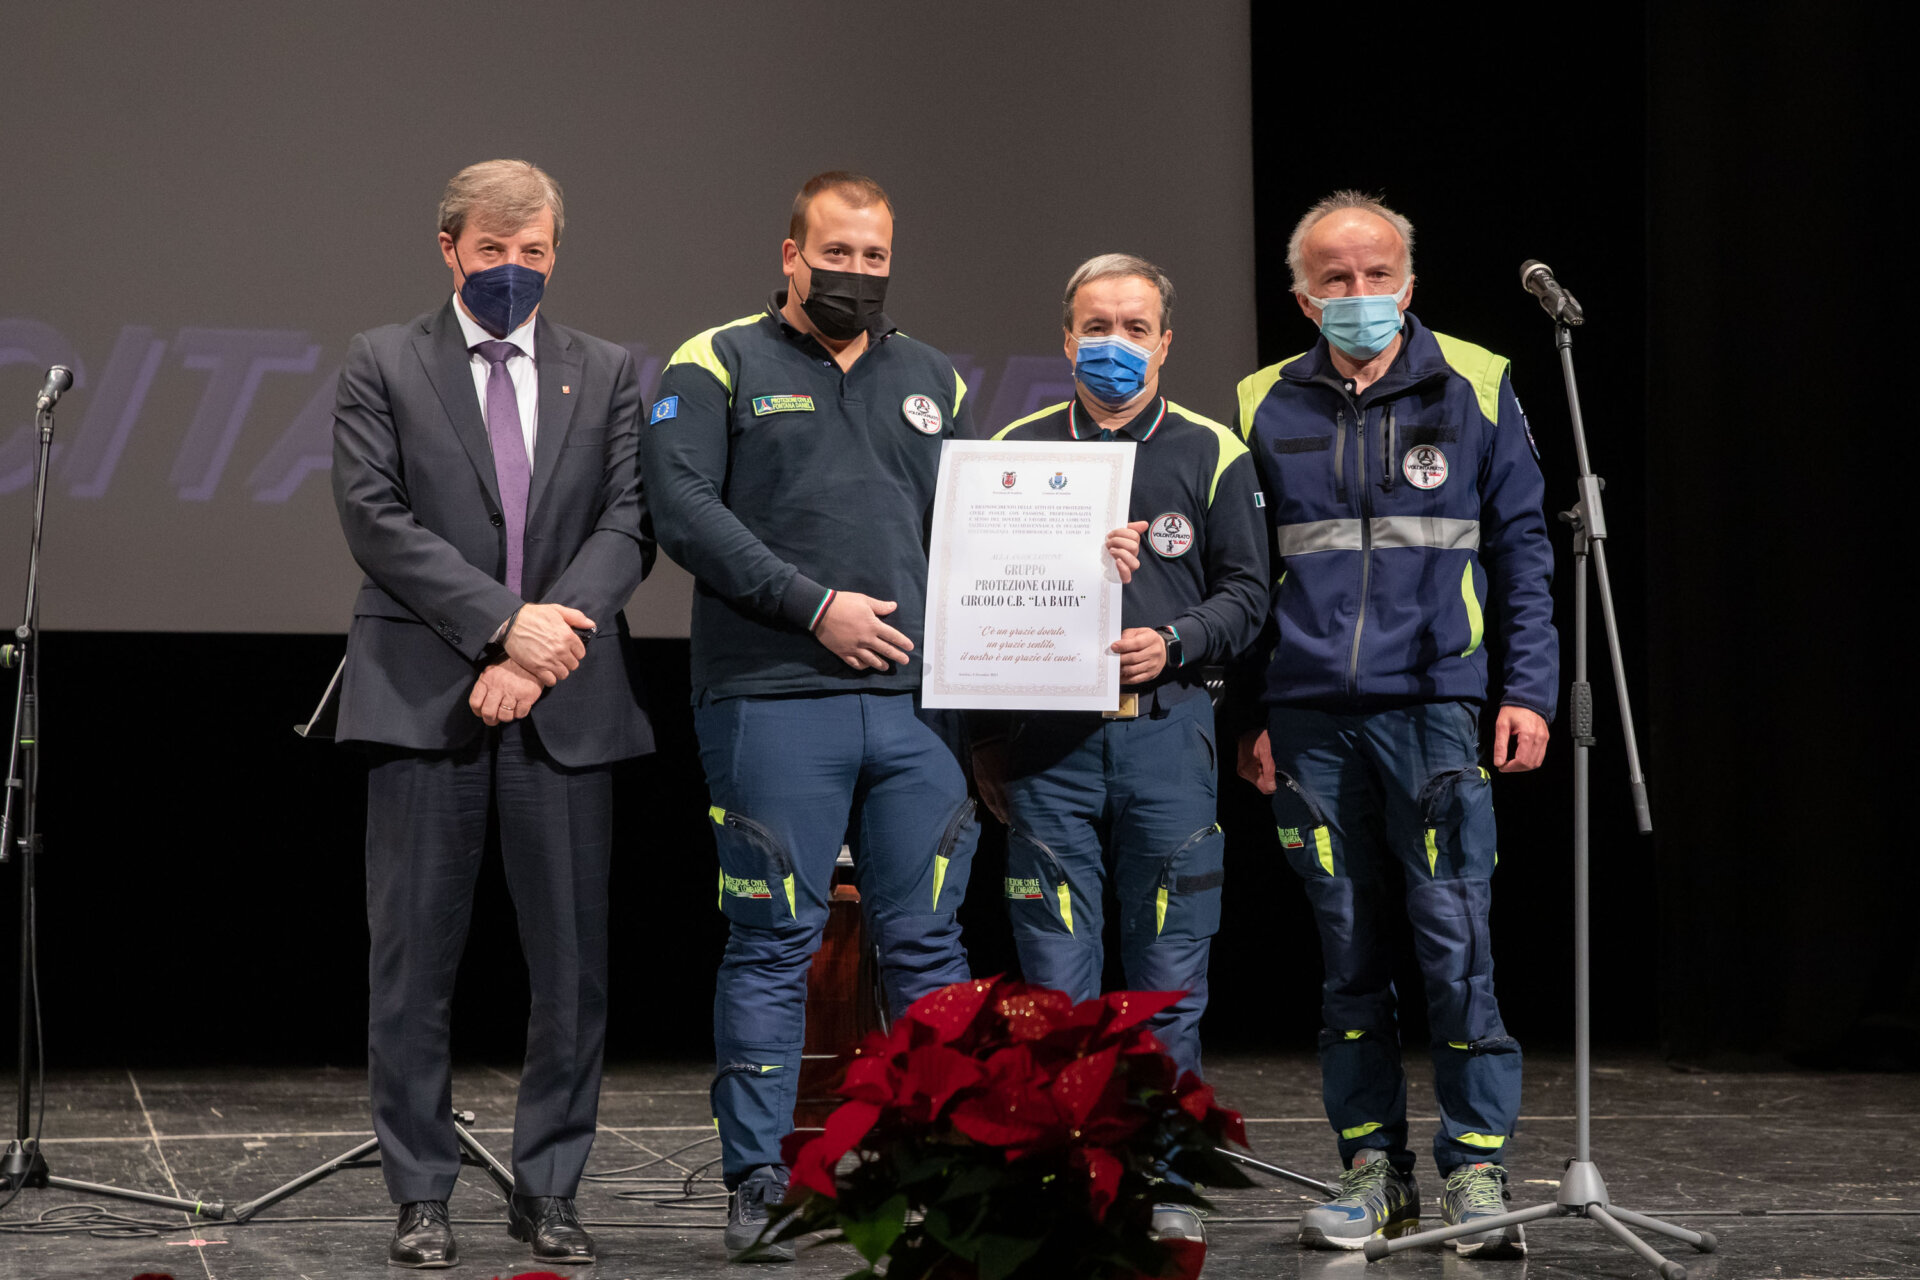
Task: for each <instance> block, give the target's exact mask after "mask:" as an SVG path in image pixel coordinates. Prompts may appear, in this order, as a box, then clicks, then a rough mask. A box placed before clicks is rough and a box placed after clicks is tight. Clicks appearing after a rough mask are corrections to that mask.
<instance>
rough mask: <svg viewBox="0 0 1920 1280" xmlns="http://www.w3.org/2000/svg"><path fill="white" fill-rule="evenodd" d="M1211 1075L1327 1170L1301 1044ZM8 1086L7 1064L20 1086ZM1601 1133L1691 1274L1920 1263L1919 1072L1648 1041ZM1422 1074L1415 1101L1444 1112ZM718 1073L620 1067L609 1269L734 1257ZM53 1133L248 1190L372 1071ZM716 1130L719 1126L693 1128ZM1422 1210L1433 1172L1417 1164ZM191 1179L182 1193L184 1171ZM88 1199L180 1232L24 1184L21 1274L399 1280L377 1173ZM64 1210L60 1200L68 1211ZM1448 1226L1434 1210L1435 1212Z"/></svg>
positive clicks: (1313, 1264)
mask: <svg viewBox="0 0 1920 1280" xmlns="http://www.w3.org/2000/svg"><path fill="white" fill-rule="evenodd" d="M1569 1066H1570V1064H1569V1062H1568V1060H1567V1059H1566V1058H1565V1057H1553V1056H1548V1055H1544V1054H1542V1055H1536V1056H1534V1057H1533V1058H1531V1059H1530V1061H1529V1064H1528V1072H1529V1074H1528V1079H1527V1095H1526V1114H1525V1117H1524V1119H1523V1122H1522V1128H1521V1133H1520V1136H1519V1138H1518V1140H1517V1142H1516V1143H1515V1146H1514V1148H1513V1149H1511V1151H1510V1159H1509V1165H1510V1167H1511V1168H1512V1169H1513V1172H1514V1176H1515V1179H1516V1193H1517V1194H1516V1200H1517V1201H1519V1202H1521V1203H1536V1202H1540V1201H1544V1200H1546V1199H1548V1198H1550V1197H1551V1196H1552V1194H1553V1188H1554V1185H1555V1184H1554V1182H1553V1181H1552V1180H1553V1178H1554V1177H1555V1175H1556V1174H1557V1173H1558V1171H1559V1169H1560V1165H1561V1161H1562V1160H1563V1159H1564V1157H1566V1156H1567V1155H1569V1154H1571V1152H1572V1149H1573V1142H1574V1125H1573V1116H1572V1114H1571V1112H1572V1083H1571V1076H1570V1071H1569ZM1210 1072H1211V1075H1212V1078H1213V1080H1214V1083H1215V1085H1216V1087H1217V1088H1218V1090H1219V1092H1220V1094H1221V1096H1222V1098H1223V1100H1224V1101H1225V1102H1226V1103H1227V1104H1228V1105H1231V1106H1236V1107H1239V1108H1240V1109H1241V1110H1242V1111H1244V1113H1245V1114H1246V1116H1247V1117H1248V1119H1249V1122H1250V1123H1249V1126H1248V1127H1249V1129H1250V1131H1251V1133H1252V1135H1253V1139H1254V1142H1255V1151H1256V1154H1258V1155H1260V1156H1262V1157H1264V1158H1265V1159H1267V1160H1269V1161H1271V1162H1273V1163H1276V1164H1280V1165H1283V1166H1286V1167H1289V1168H1294V1169H1298V1170H1300V1171H1301V1172H1305V1173H1310V1174H1312V1175H1314V1176H1316V1177H1322V1178H1326V1177H1331V1176H1332V1172H1333V1171H1332V1168H1331V1164H1332V1160H1333V1155H1332V1150H1331V1143H1330V1141H1329V1137H1328V1134H1327V1131H1326V1123H1325V1121H1324V1119H1322V1117H1321V1115H1320V1112H1319V1102H1318V1088H1317V1082H1318V1070H1317V1068H1316V1067H1315V1065H1314V1063H1313V1062H1312V1060H1311V1059H1308V1058H1304V1057H1279V1056H1260V1057H1237V1058H1221V1059H1217V1060H1214V1061H1213V1062H1212V1063H1211V1064H1210ZM12 1087H13V1086H12V1085H11V1083H10V1082H8V1083H6V1085H5V1088H6V1092H5V1093H4V1094H0V1096H4V1097H8V1098H10V1097H11V1096H12ZM455 1088H456V1101H457V1102H458V1104H459V1105H460V1106H462V1107H464V1108H467V1109H470V1110H472V1111H474V1112H476V1113H477V1115H478V1121H477V1123H476V1126H475V1130H474V1131H475V1133H476V1135H477V1136H478V1137H479V1138H480V1140H481V1141H482V1142H483V1143H485V1144H487V1145H488V1146H489V1147H491V1148H492V1149H494V1150H495V1151H496V1153H497V1154H499V1155H501V1156H502V1157H505V1155H506V1154H507V1150H508V1146H509V1133H508V1130H507V1128H506V1125H507V1124H508V1123H509V1119H510V1117H511V1114H512V1105H513V1092H514V1078H513V1076H512V1074H511V1073H510V1072H507V1071H502V1070H494V1069H488V1068H471V1069H466V1070H462V1071H461V1072H460V1073H459V1074H458V1075H457V1077H456V1085H455ZM1594 1091H1595V1100H1596V1107H1595V1124H1594V1147H1595V1157H1596V1159H1597V1160H1598V1162H1599V1164H1600V1167H1601V1170H1602V1172H1603V1173H1604V1174H1605V1175H1606V1178H1607V1182H1608V1187H1609V1189H1610V1191H1611V1192H1612V1195H1613V1198H1614V1199H1615V1200H1616V1201H1617V1202H1618V1203H1620V1204H1622V1205H1623V1206H1625V1207H1627V1208H1630V1209H1638V1210H1640V1211H1642V1212H1645V1213H1651V1214H1655V1215H1657V1216H1661V1217H1667V1218H1669V1219H1672V1220H1674V1221H1678V1222H1680V1223H1682V1224H1683V1225H1694V1226H1698V1227H1704V1228H1706V1229H1708V1230H1711V1231H1713V1232H1715V1233H1717V1234H1718V1235H1719V1237H1720V1242H1721V1244H1720V1251H1719V1252H1718V1253H1717V1254H1715V1255H1713V1256H1711V1257H1703V1256H1700V1255H1696V1254H1694V1253H1692V1252H1691V1251H1690V1250H1687V1249H1686V1248H1685V1247H1684V1246H1679V1245H1675V1246H1674V1250H1675V1252H1674V1254H1673V1256H1675V1257H1676V1258H1678V1259H1679V1260H1680V1261H1682V1262H1683V1263H1684V1264H1685V1265H1686V1266H1687V1267H1688V1268H1689V1273H1690V1274H1691V1275H1693V1276H1696V1277H1702V1278H1706V1277H1716V1278H1719V1280H1731V1278H1732V1277H1752V1276H1766V1277H1797V1276H1804V1277H1816V1276H1817V1277H1831V1278H1835V1280H1838V1278H1840V1277H1850V1278H1857V1280H1866V1278H1868V1277H1874V1278H1879V1277H1894V1276H1903V1277H1905V1276H1920V1168H1917V1167H1916V1161H1915V1152H1916V1150H1920V1080H1916V1078H1915V1077H1912V1076H1895V1075H1827V1074H1811V1073H1795V1074H1778V1075H1757V1074H1756V1075H1704V1074H1682V1073H1677V1072H1674V1071H1671V1070H1669V1069H1667V1068H1666V1067H1664V1066H1662V1065H1661V1064H1659V1063H1657V1062H1654V1061H1651V1060H1637V1061H1625V1062H1620V1061H1612V1062H1609V1065H1607V1066H1606V1067H1604V1068H1603V1069H1601V1070H1599V1071H1598V1072H1596V1075H1595V1081H1594ZM1431 1097H1432V1095H1431V1092H1430V1089H1429V1088H1428V1087H1427V1086H1426V1085H1424V1084H1420V1085H1417V1086H1416V1087H1415V1089H1414V1092H1413V1096H1412V1107H1413V1112H1414V1114H1415V1115H1416V1116H1430V1115H1431V1111H1432V1106H1431ZM707 1116H708V1111H707V1101H706V1070H705V1069H704V1068H703V1067H701V1066H698V1065H694V1064H685V1065H662V1064H639V1065H626V1066H618V1067H614V1068H611V1069H609V1070H608V1072H607V1079H606V1090H605V1093H604V1095H603V1099H602V1104H601V1116H600V1118H601V1126H602V1128H601V1135H600V1139H599V1141H598V1143H597V1144H596V1145H595V1149H594V1155H593V1161H592V1163H591V1165H590V1166H589V1169H590V1174H591V1175H592V1176H594V1177H595V1178H596V1180H595V1181H592V1182H590V1183H588V1184H587V1185H586V1186H585V1187H583V1188H582V1192H581V1210H582V1215H583V1217H585V1218H586V1219H587V1221H588V1223H589V1225H590V1226H593V1227H594V1228H595V1234H596V1236H597V1237H598V1239H599V1241H600V1247H601V1257H602V1261H601V1262H600V1263H599V1264H598V1266H596V1267H592V1268H583V1269H579V1270H576V1271H573V1272H571V1273H570V1274H571V1275H573V1276H578V1277H580V1278H581V1280H591V1278H592V1277H602V1278H618V1277H627V1278H634V1277H677V1276H696V1275H711V1276H719V1275H722V1274H727V1273H729V1271H730V1269H729V1268H728V1266H727V1264H726V1262H725V1259H724V1256H723V1254H722V1253H721V1248H720V1230H719V1229H720V1226H721V1223H722V1219H723V1217H724V1213H725V1208H724V1199H723V1197H722V1196H721V1195H719V1194H717V1192H718V1186H717V1183H716V1182H714V1181H711V1180H710V1179H709V1178H708V1177H707V1176H706V1174H705V1173H704V1172H703V1173H701V1174H700V1175H699V1176H698V1177H697V1179H696V1181H695V1182H694V1184H693V1191H694V1193H695V1194H694V1195H693V1196H692V1198H691V1199H689V1198H686V1197H685V1195H684V1189H683V1184H684V1183H685V1181H686V1179H687V1178H688V1176H689V1175H690V1174H693V1173H695V1172H696V1171H700V1170H702V1167H703V1166H704V1165H705V1163H706V1161H708V1160H709V1159H710V1158H712V1156H713V1155H714V1153H715V1146H714V1143H713V1142H712V1140H711V1134H712V1129H711V1127H710V1125H709V1124H708V1119H707ZM46 1136H47V1141H46V1151H47V1155H48V1158H49V1160H50V1162H51V1163H52V1165H53V1167H54V1172H55V1173H56V1174H60V1175H63V1176H66V1177H70V1178H80V1179H85V1180H88V1181H97V1182H110V1183H113V1184H116V1185H119V1186H125V1187H134V1188H140V1189H144V1190H150V1191H160V1192H164V1193H169V1194H176V1193H177V1194H179V1195H182V1196H188V1197H205V1198H209V1199H211V1198H216V1197H217V1198H220V1199H223V1200H225V1201H227V1202H228V1203H236V1202H240V1201H244V1200H247V1199H250V1198H252V1197H254V1196H257V1195H259V1194H261V1193H262V1192H264V1191H267V1190H268V1189H270V1188H272V1187H274V1186H277V1185H279V1184H280V1183H281V1182H284V1181H285V1180H287V1179H288V1178H290V1177H292V1176H293V1175H295V1174H296V1173H299V1172H300V1171H302V1170H304V1169H306V1168H309V1167H311V1166H312V1165H315V1164H317V1163H319V1162H320V1161H321V1160H322V1159H324V1158H326V1157H327V1156H330V1155H333V1154H336V1153H338V1152H340V1151H344V1150H346V1149H348V1148H350V1147H352V1146H354V1145H355V1144H357V1143H358V1142H360V1141H361V1140H363V1139H364V1138H366V1137H367V1136H368V1132H367V1118H366V1101H365V1098H364V1095H363V1081H362V1077H361V1075H360V1073H359V1072H358V1071H335V1070H298V1071H271V1072H255V1071H212V1070H200V1071H154V1072H124V1071H123V1072H110V1071H101V1072H91V1073H80V1074H72V1075H64V1076H60V1077H57V1078H55V1079H54V1080H53V1081H52V1082H51V1083H50V1088H49V1091H48V1106H47V1113H46ZM693 1144H701V1145H693ZM1421 1172H1422V1180H1423V1185H1422V1189H1423V1192H1424V1193H1425V1196H1426V1203H1427V1204H1428V1206H1429V1208H1428V1212H1429V1214H1430V1215H1437V1210H1436V1209H1435V1208H1433V1207H1432V1206H1433V1204H1434V1201H1435V1199H1436V1196H1437V1192H1438V1190H1439V1188H1438V1186H1437V1184H1436V1182H1435V1180H1434V1179H1433V1178H1432V1177H1431V1166H1430V1165H1428V1164H1427V1163H1426V1162H1425V1161H1424V1160H1423V1161H1422V1171H1421ZM176 1189H177V1190H176ZM1217 1201H1218V1205H1219V1210H1218V1212H1217V1213H1216V1214H1215V1215H1214V1217H1213V1218H1212V1219H1211V1220H1210V1222H1209V1224H1208V1231H1209V1235H1210V1238H1211V1252H1210V1256H1209V1259H1208V1264H1207V1272H1206V1274H1207V1275H1208V1276H1212V1277H1225V1276H1326V1277H1336V1278H1340V1280H1359V1278H1360V1277H1361V1276H1362V1275H1363V1274H1365V1275H1367V1276H1370V1277H1372V1278H1373V1280H1394V1277H1400V1278H1402V1280H1411V1278H1412V1277H1420V1276H1449V1277H1469V1276H1479V1275H1484V1276H1486V1277H1488V1278H1489V1280H1519V1278H1520V1277H1522V1276H1532V1277H1535V1278H1536V1280H1541V1278H1544V1277H1563V1276H1567V1277H1571V1276H1579V1277H1615V1276H1620V1277H1626V1276H1649V1275H1651V1274H1652V1273H1651V1272H1650V1271H1649V1270H1647V1269H1645V1268H1644V1267H1643V1266H1642V1264H1641V1263H1640V1262H1639V1261H1638V1260H1637V1259H1636V1258H1635V1257H1634V1256H1633V1255H1631V1254H1629V1253H1628V1252H1626V1251H1625V1250H1624V1249H1622V1248H1619V1247H1617V1246H1615V1245H1614V1244H1613V1243H1612V1242H1611V1241H1609V1240H1607V1239H1606V1238H1605V1237H1603V1236H1602V1234H1601V1232H1600V1230H1599V1228H1598V1227H1597V1226H1596V1225H1594V1224H1592V1223H1588V1222H1584V1221H1580V1220H1575V1219H1563V1220H1557V1221H1552V1222H1548V1223H1544V1224H1540V1225H1536V1226H1534V1227H1532V1228H1530V1239H1531V1243H1532V1248H1533V1253H1532V1256H1531V1257H1530V1258H1529V1259H1528V1260H1526V1261H1524V1262H1479V1263H1475V1262H1472V1261H1463V1260H1461V1259H1459V1258H1457V1257H1456V1256H1454V1255H1453V1254H1452V1253H1451V1252H1447V1251H1443V1250H1433V1251H1416V1252H1410V1253H1406V1254H1401V1255H1398V1256H1396V1257H1394V1258H1391V1259H1389V1260H1387V1261H1384V1262H1380V1263H1374V1264H1368V1263H1367V1262H1366V1261H1365V1260H1364V1259H1362V1258H1360V1257H1357V1256H1350V1255H1344V1254H1342V1255H1333V1254H1325V1253H1305V1252H1302V1251H1301V1250H1300V1249H1299V1248H1298V1247H1297V1246H1296V1245H1295V1244H1294V1242H1293V1241H1294V1232H1295V1226H1296V1221H1297V1217H1298V1214H1299V1212H1300V1209H1301V1207H1302V1205H1303V1204H1304V1203H1306V1201H1305V1200H1304V1198H1303V1196H1302V1195H1300V1194H1297V1193H1296V1192H1295V1191H1294V1190H1292V1189H1291V1188H1289V1187H1288V1186H1286V1185H1284V1184H1275V1183H1271V1182H1268V1183H1264V1184H1263V1185H1262V1186H1260V1187H1258V1188H1256V1189H1254V1190H1248V1191H1237V1192H1225V1193H1220V1194H1219V1195H1218V1196H1217ZM75 1203H89V1204H94V1205H99V1206H102V1207H105V1208H109V1209H112V1210H114V1211H116V1212H124V1213H128V1214H131V1215H133V1216H136V1217H141V1218H146V1219H150V1220H154V1221H157V1222H160V1223H162V1224H163V1225H165V1226H167V1227H176V1226H178V1224H180V1223H182V1222H183V1221H184V1219H183V1218H181V1217H180V1216H179V1215H177V1214H172V1215H169V1214H167V1213H165V1212H161V1211H148V1210H144V1209H141V1208H139V1207H135V1206H130V1205H127V1204H124V1203H122V1202H117V1201H106V1200H99V1199H90V1198H86V1197H80V1196H75V1195H72V1194H69V1193H67V1192H63V1191H39V1190H32V1191H28V1192H26V1193H24V1194H23V1195H22V1196H21V1197H20V1198H19V1199H18V1200H16V1201H15V1202H14V1204H13V1205H12V1207H11V1208H9V1209H8V1210H7V1211H6V1212H5V1214H4V1215H0V1228H4V1229H8V1231H9V1233H8V1234H5V1235H0V1277H5V1278H6V1280H15V1278H16V1277H18V1278H20V1280H68V1278H69V1277H71V1278H73V1280H81V1278H84V1280H126V1278H127V1277H130V1276H133V1275H135V1274H137V1273H139V1272H143V1271H155V1272H166V1273H171V1274H172V1275H173V1276H175V1277H177V1278H178V1280H190V1278H192V1277H205V1278H206V1280H255V1278H262V1280H264V1278H267V1277H271V1278H272V1280H336V1278H338V1277H354V1276H383V1277H384V1276H391V1275H394V1274H396V1272H394V1271H392V1270H391V1269H389V1268H388V1267H387V1266H385V1265H384V1259H385V1247H386V1240H387V1236H388V1231H389V1226H390V1223H391V1220H392V1210H391V1208H390V1206H389V1205H388V1204H387V1199H386V1193H385V1191H384V1189H383V1188H382V1186H381V1183H380V1178H379V1174H378V1172H377V1171H375V1170H372V1169H365V1170H349V1171H346V1172H343V1173H340V1174H336V1175H335V1176H333V1177H332V1178H329V1179H327V1180H326V1181H324V1182H321V1183H319V1184H317V1185H315V1186H313V1187H311V1188H309V1189H307V1190H306V1191H304V1192H302V1193H301V1194H299V1195H298V1196H296V1197H294V1198H293V1199H290V1200H287V1201H285V1202H283V1203H281V1204H279V1205H276V1206H274V1207H273V1208H271V1209H269V1210H267V1211H265V1212H264V1213H263V1214H262V1215H261V1217H260V1218H259V1219H257V1220H255V1221H253V1222H250V1223H247V1224H243V1225H236V1224H232V1223H218V1222H215V1223H208V1224H205V1225H204V1226H203V1227H201V1228H200V1229H199V1230H198V1231H197V1232H196V1231H191V1230H169V1231H167V1232H166V1233H165V1234H160V1235H153V1236H147V1237H144V1238H132V1239H103V1238H99V1237H97V1236H94V1235H91V1234H88V1233H87V1232H85V1231H83V1230H66V1231H64V1232H61V1233H59V1234H27V1235H20V1234H13V1233H12V1229H17V1228H18V1227H19V1226H20V1225H21V1224H23V1223H26V1222H30V1221H32V1220H34V1219H36V1218H40V1217H43V1216H46V1215H47V1214H48V1211H49V1210H55V1209H56V1207H57V1206H61V1205H71V1204H75ZM453 1212H454V1219H455V1230H456V1232H457V1233H458V1236H459V1240H460V1246H461V1251H462V1255H463V1256H462V1263H461V1266H460V1267H459V1268H458V1270H456V1271H455V1272H453V1273H452V1274H454V1275H467V1276H476V1277H483V1278H484V1277H492V1276H500V1277H509V1276H513V1275H515V1274H518V1273H521V1272H526V1271H533V1270H536V1269H538V1268H536V1267H535V1266H534V1265H533V1263H532V1262H531V1261H530V1260H529V1258H528V1255H527V1254H526V1252H525V1249H524V1246H522V1245H518V1244H516V1243H514V1242H513V1241H511V1240H509V1239H508V1238H507V1234H506V1230H505V1226H504V1221H503V1211H502V1205H501V1198H500V1195H499V1194H498V1192H497V1191H496V1189H495V1188H494V1186H493V1184H492V1183H491V1182H489V1181H488V1180H487V1178H486V1177H485V1175H484V1174H482V1173H480V1172H479V1171H478V1170H469V1171H468V1172H467V1173H466V1174H465V1176H464V1177H463V1179H462V1182H461V1187H460V1190H459V1192H458V1194H457V1195H456V1197H455V1199H454V1202H453ZM54 1216H56V1217H57V1213H56V1214H55V1215H54ZM1433 1220H1435V1221H1437V1216H1436V1217H1435V1218H1434V1219H1433ZM857 1265H858V1263H857V1256H856V1255H855V1254H854V1253H852V1252H851V1251H850V1250H846V1249H843V1248H841V1247H839V1246H828V1247H823V1248H819V1249H815V1250H813V1251H812V1252H811V1253H807V1254H803V1256H802V1258H801V1261H800V1262H799V1263H798V1264H797V1265H795V1266H792V1267H788V1268H755V1269H751V1270H746V1271H732V1272H731V1273H732V1274H733V1275H735V1276H741V1275H745V1276H747V1277H753V1276H764V1277H771V1276H775V1275H795V1276H838V1275H844V1274H846V1273H847V1272H849V1271H852V1270H854V1269H855V1267H856V1266H857Z"/></svg>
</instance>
